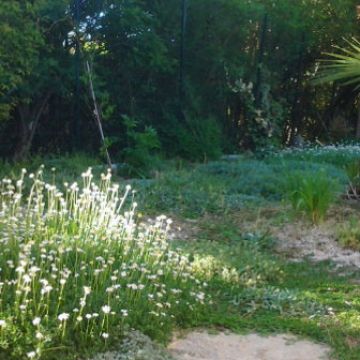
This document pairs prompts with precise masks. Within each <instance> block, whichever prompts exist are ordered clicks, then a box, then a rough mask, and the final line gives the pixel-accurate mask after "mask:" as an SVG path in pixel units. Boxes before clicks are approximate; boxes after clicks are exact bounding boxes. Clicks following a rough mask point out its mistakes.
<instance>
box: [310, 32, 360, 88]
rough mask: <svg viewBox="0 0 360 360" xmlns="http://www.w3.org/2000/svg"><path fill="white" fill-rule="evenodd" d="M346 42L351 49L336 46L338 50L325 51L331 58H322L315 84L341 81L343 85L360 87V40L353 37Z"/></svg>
mask: <svg viewBox="0 0 360 360" xmlns="http://www.w3.org/2000/svg"><path fill="white" fill-rule="evenodd" d="M346 42H347V43H348V45H349V49H347V48H342V47H340V46H335V48H336V49H337V50H338V52H334V53H325V55H327V56H328V57H329V58H328V59H324V60H320V70H319V72H318V73H317V75H316V77H315V79H314V80H313V83H314V84H315V85H317V84H324V83H329V82H335V81H339V82H340V83H341V85H357V87H356V88H358V87H360V41H359V40H357V39H355V38H352V39H351V40H346Z"/></svg>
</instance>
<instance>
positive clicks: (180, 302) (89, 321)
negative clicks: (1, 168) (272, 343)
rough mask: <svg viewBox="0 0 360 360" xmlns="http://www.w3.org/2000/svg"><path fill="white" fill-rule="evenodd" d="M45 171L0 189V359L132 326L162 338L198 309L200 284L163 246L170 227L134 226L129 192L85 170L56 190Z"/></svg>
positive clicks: (0, 184)
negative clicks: (79, 179) (79, 180)
mask: <svg viewBox="0 0 360 360" xmlns="http://www.w3.org/2000/svg"><path fill="white" fill-rule="evenodd" d="M42 171H43V169H42V168H40V170H39V171H38V172H37V173H35V174H30V175H26V171H25V170H23V171H22V173H21V176H20V179H18V180H17V181H13V180H10V179H4V180H2V181H0V304H1V307H0V319H1V320H0V339H1V342H0V353H1V354H2V353H3V352H4V353H5V354H6V356H7V357H6V358H9V359H12V358H13V359H19V358H31V359H41V358H42V357H43V354H44V353H45V352H46V351H51V349H57V350H56V351H60V350H59V349H61V348H66V347H68V345H69V344H71V343H72V342H74V344H75V343H76V344H79V343H81V344H82V346H83V347H85V346H87V345H88V344H90V345H92V344H96V343H102V344H106V343H107V342H108V341H111V339H112V336H113V335H114V334H115V335H116V336H119V334H120V335H121V333H122V332H123V331H125V329H126V328H129V327H130V328H135V329H139V330H142V329H147V330H149V329H151V331H153V332H154V331H156V329H158V331H162V332H164V333H166V332H168V331H169V329H170V328H171V326H172V324H173V323H174V322H175V321H177V320H179V319H180V318H181V319H182V320H183V319H184V318H186V317H191V316H193V315H194V313H196V311H197V309H199V308H200V307H202V306H203V304H204V303H205V302H206V301H207V297H206V295H205V292H204V289H203V288H204V286H203V284H201V282H200V281H199V280H197V279H195V277H194V275H193V272H192V268H191V266H190V263H189V261H188V259H187V258H186V257H184V256H183V255H181V254H180V253H178V252H176V251H172V250H170V249H169V247H168V243H167V241H166V236H167V232H168V228H169V226H170V223H171V221H170V220H169V219H167V218H166V217H165V216H159V217H158V218H157V219H156V221H155V222H154V223H152V224H150V225H137V222H136V213H135V208H136V206H137V204H136V203H134V202H132V201H131V200H128V195H129V194H131V193H132V192H131V187H130V186H126V187H124V189H123V190H121V189H120V186H119V185H117V184H113V183H112V182H111V173H110V172H108V173H107V174H103V175H102V177H101V181H99V182H98V183H96V182H94V181H93V174H92V171H91V169H89V170H88V171H86V172H85V173H83V174H82V184H78V183H76V182H75V183H72V184H68V183H65V184H64V187H63V188H62V189H59V188H58V187H56V186H55V185H54V184H49V183H46V182H44V181H43V177H42ZM154 329H155V330H154ZM15 333H16V334H17V339H18V340H17V343H16V347H15V344H14V342H13V336H14V334H15ZM22 341H23V344H22ZM65 343H66V345H67V346H62V344H65ZM90 345H89V346H90ZM22 346H23V348H22ZM19 349H23V352H22V353H21V350H19Z"/></svg>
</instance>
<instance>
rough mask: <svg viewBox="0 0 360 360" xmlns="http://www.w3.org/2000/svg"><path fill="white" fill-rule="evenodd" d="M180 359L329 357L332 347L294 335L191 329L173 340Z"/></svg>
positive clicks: (313, 359)
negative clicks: (213, 332)
mask: <svg viewBox="0 0 360 360" xmlns="http://www.w3.org/2000/svg"><path fill="white" fill-rule="evenodd" d="M169 350H170V352H171V354H172V355H173V356H174V357H175V359H178V360H309V359H311V360H328V359H329V357H328V353H329V351H330V349H329V348H328V347H326V346H324V345H319V344H315V343H313V342H310V341H307V340H299V339H297V338H296V337H294V336H291V335H275V336H269V337H261V336H259V335H256V334H250V335H245V336H243V335H236V334H229V335H227V334H224V333H220V334H217V335H210V334H207V333H205V332H198V331H197V332H192V333H190V334H188V335H187V336H186V337H185V338H183V339H178V340H175V341H174V342H172V343H171V344H170V346H169Z"/></svg>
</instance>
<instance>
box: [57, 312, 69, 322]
mask: <svg viewBox="0 0 360 360" xmlns="http://www.w3.org/2000/svg"><path fill="white" fill-rule="evenodd" d="M69 317H70V315H69V314H68V313H62V314H60V315H59V316H58V320H59V321H66V320H68V319H69Z"/></svg>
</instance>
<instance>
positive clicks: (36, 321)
mask: <svg viewBox="0 0 360 360" xmlns="http://www.w3.org/2000/svg"><path fill="white" fill-rule="evenodd" d="M40 322H41V319H40V318H39V317H36V318H34V319H33V321H32V323H33V325H34V326H38V325H39V324H40Z"/></svg>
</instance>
